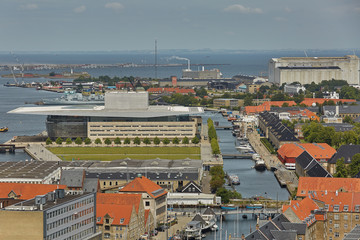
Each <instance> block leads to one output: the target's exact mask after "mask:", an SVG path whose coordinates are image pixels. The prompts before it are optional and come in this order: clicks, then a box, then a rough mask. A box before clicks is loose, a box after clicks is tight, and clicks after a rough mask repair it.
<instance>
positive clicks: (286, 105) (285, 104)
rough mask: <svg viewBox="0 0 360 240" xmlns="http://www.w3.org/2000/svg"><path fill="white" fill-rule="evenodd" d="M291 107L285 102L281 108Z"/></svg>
mask: <svg viewBox="0 0 360 240" xmlns="http://www.w3.org/2000/svg"><path fill="white" fill-rule="evenodd" d="M288 106H289V104H288V103H287V102H284V103H283V104H282V105H281V107H288Z"/></svg>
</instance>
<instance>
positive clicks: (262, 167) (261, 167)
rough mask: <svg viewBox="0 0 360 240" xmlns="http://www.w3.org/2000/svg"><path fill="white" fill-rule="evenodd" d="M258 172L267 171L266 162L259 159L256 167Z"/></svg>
mask: <svg viewBox="0 0 360 240" xmlns="http://www.w3.org/2000/svg"><path fill="white" fill-rule="evenodd" d="M254 168H255V169H256V170H257V171H265V170H266V165H265V161H264V160H262V159H259V160H257V161H256V162H255V167H254Z"/></svg>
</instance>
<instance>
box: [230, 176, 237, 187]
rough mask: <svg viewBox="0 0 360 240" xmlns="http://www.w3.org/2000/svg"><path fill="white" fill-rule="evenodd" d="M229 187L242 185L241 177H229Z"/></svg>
mask: <svg viewBox="0 0 360 240" xmlns="http://www.w3.org/2000/svg"><path fill="white" fill-rule="evenodd" d="M229 185H240V180H239V177H238V176H236V175H230V176H229Z"/></svg>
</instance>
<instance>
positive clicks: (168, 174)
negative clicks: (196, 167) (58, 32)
mask: <svg viewBox="0 0 360 240" xmlns="http://www.w3.org/2000/svg"><path fill="white" fill-rule="evenodd" d="M90 170H91V172H90V171H86V174H85V176H86V178H98V179H101V180H104V179H109V180H111V179H118V180H133V179H135V178H136V177H138V176H139V175H142V176H145V177H147V178H148V179H150V180H154V181H160V180H180V179H182V180H184V179H186V180H192V181H197V180H198V177H199V174H198V172H197V171H190V170H188V171H186V170H185V171H170V170H168V171H165V172H160V171H157V170H152V171H151V170H149V171H144V170H131V171H121V170H112V171H110V170H108V171H106V172H102V171H100V170H94V169H90Z"/></svg>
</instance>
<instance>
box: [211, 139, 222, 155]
mask: <svg viewBox="0 0 360 240" xmlns="http://www.w3.org/2000/svg"><path fill="white" fill-rule="evenodd" d="M210 143H211V149H212V154H214V155H218V154H220V147H219V143H218V141H217V139H216V138H213V139H211V142H210Z"/></svg>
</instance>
